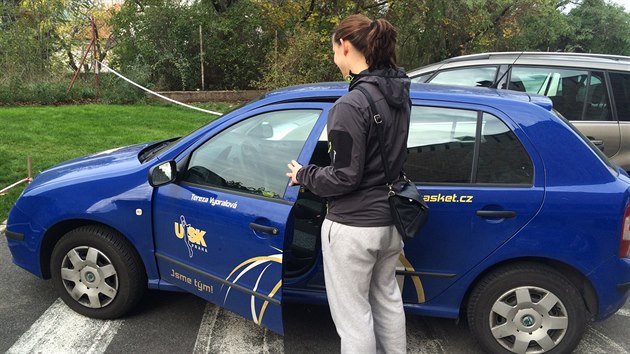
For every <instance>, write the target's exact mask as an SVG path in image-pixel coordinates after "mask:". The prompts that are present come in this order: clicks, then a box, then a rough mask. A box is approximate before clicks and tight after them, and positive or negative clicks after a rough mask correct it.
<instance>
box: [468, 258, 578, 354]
mask: <svg viewBox="0 0 630 354" xmlns="http://www.w3.org/2000/svg"><path fill="white" fill-rule="evenodd" d="M468 323H469V326H470V329H471V331H472V332H473V334H474V335H475V337H476V338H477V339H478V341H479V342H480V344H481V345H482V346H483V347H484V349H485V350H486V351H488V352H491V353H569V352H571V351H572V350H573V349H574V348H575V347H576V346H577V345H578V343H579V342H580V339H581V338H582V335H583V333H584V330H585V328H586V309H585V306H584V302H583V300H582V296H581V294H580V293H579V292H578V291H577V289H576V288H575V286H574V285H573V284H572V283H571V282H569V281H568V280H567V279H566V278H565V277H564V276H563V275H562V274H560V273H559V272H557V271H555V270H554V269H552V268H549V267H545V266H542V265H538V264H520V265H516V266H513V267H511V268H504V269H500V270H498V271H495V272H493V273H491V274H489V275H488V276H486V277H485V278H484V279H483V280H482V281H481V282H480V283H479V284H478V285H477V286H476V287H475V289H474V290H473V292H472V294H471V297H470V301H469V303H468Z"/></svg>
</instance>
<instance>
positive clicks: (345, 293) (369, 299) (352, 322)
mask: <svg viewBox="0 0 630 354" xmlns="http://www.w3.org/2000/svg"><path fill="white" fill-rule="evenodd" d="M401 251H402V240H401V236H400V234H399V233H398V231H397V230H396V228H395V227H394V226H384V227H353V226H348V225H343V224H340V223H337V222H334V221H330V220H328V219H326V220H324V223H323V225H322V254H323V256H324V276H325V281H326V294H327V296H328V304H329V305H330V312H331V315H332V318H333V321H334V322H335V327H337V333H338V334H339V337H341V353H366V354H367V353H377V352H378V353H405V352H406V351H407V339H406V333H405V329H406V327H405V312H404V309H403V304H402V298H401V295H400V290H399V288H398V283H397V282H396V264H397V262H398V256H399V254H400V252H401Z"/></svg>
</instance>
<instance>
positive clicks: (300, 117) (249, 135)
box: [184, 110, 321, 198]
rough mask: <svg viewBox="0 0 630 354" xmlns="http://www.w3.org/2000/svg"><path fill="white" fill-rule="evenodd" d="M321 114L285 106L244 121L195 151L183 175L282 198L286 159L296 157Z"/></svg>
mask: <svg viewBox="0 0 630 354" xmlns="http://www.w3.org/2000/svg"><path fill="white" fill-rule="evenodd" d="M320 114H321V110H283V111H275V112H269V113H263V114H260V115H257V116H254V117H251V118H249V119H246V120H244V121H242V122H239V123H237V124H235V125H233V126H231V127H229V128H227V129H226V130H224V131H222V132H221V133H219V134H217V135H215V136H214V137H213V138H212V139H210V140H208V141H207V142H206V143H204V144H203V145H202V146H201V147H199V148H198V149H197V150H195V151H194V152H193V153H192V155H191V157H190V161H189V163H188V167H187V169H186V174H185V177H184V181H185V182H190V183H195V184H199V185H207V186H215V187H222V188H228V189H233V190H237V191H240V192H245V193H251V194H256V195H262V196H265V197H271V198H282V196H283V195H284V191H285V188H286V186H287V177H286V175H285V172H286V163H288V162H289V161H291V160H293V159H297V157H298V155H299V153H300V151H301V150H302V147H303V146H304V143H305V141H306V139H307V138H308V136H309V134H310V132H311V130H312V128H313V126H314V124H315V122H316V121H317V118H318V117H319V115H320Z"/></svg>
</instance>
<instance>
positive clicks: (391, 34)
mask: <svg viewBox="0 0 630 354" xmlns="http://www.w3.org/2000/svg"><path fill="white" fill-rule="evenodd" d="M340 39H343V40H347V41H350V43H352V45H353V46H354V47H355V48H356V49H357V50H359V51H360V52H361V53H362V54H363V56H365V60H366V62H367V64H368V66H369V70H370V71H372V70H376V69H388V68H396V30H395V29H394V26H392V24H391V23H389V21H387V20H385V19H382V18H380V19H378V20H375V21H371V20H370V19H369V18H367V17H366V16H363V15H351V16H348V17H346V18H345V19H344V20H342V21H341V22H340V23H339V25H338V26H337V28H336V29H335V30H334V32H333V41H335V42H339V40H340Z"/></svg>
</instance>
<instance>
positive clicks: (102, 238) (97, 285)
mask: <svg viewBox="0 0 630 354" xmlns="http://www.w3.org/2000/svg"><path fill="white" fill-rule="evenodd" d="M50 269H51V276H52V279H53V282H54V286H55V289H56V290H57V292H58V294H59V296H60V297H61V299H62V300H63V301H64V302H65V303H66V304H67V305H68V306H69V307H70V308H72V309H73V310H74V311H76V312H78V313H80V314H82V315H84V316H88V317H93V318H99V319H113V318H118V317H120V316H123V315H124V314H126V313H127V312H128V311H130V310H131V309H132V308H133V307H134V306H135V305H136V304H137V303H138V301H139V300H140V299H141V297H142V295H143V294H144V291H145V289H146V284H147V277H146V272H145V270H144V266H143V263H142V261H141V260H140V257H139V256H138V254H137V253H136V252H135V250H134V249H133V247H132V246H131V244H130V243H129V242H128V241H127V239H125V238H124V237H123V236H122V235H121V234H119V233H118V232H115V231H113V230H111V229H109V228H106V227H103V226H83V227H80V228H77V229H74V230H72V231H70V232H68V233H67V234H65V235H64V236H63V237H62V238H61V239H60V240H59V242H57V244H56V245H55V248H54V249H53V252H52V257H51V261H50Z"/></svg>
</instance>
